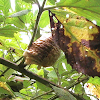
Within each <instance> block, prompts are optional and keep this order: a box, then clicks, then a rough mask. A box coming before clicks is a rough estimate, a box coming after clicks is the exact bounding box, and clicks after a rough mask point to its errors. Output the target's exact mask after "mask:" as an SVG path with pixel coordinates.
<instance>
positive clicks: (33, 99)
mask: <svg viewBox="0 0 100 100" xmlns="http://www.w3.org/2000/svg"><path fill="white" fill-rule="evenodd" d="M51 92H53V90H50V91H48V92H45V93H43V94H41V95H39V96H37V97H34V98H32V99H31V100H35V99H37V98H40V97H41V96H44V95H47V94H49V93H51Z"/></svg>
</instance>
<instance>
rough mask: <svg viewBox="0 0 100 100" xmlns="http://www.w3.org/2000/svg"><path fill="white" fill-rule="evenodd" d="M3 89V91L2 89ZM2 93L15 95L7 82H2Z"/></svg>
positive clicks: (0, 84) (0, 85)
mask: <svg viewBox="0 0 100 100" xmlns="http://www.w3.org/2000/svg"><path fill="white" fill-rule="evenodd" d="M1 90H2V91H1ZM0 91H1V92H0V94H2V93H5V94H6V93H7V94H11V95H13V93H12V91H11V90H10V89H9V87H8V85H7V84H6V82H0Z"/></svg>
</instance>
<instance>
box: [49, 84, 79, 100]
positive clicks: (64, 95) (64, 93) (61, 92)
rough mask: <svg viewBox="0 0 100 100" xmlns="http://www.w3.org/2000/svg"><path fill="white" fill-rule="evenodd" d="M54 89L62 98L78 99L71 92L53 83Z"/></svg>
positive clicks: (64, 99)
mask: <svg viewBox="0 0 100 100" xmlns="http://www.w3.org/2000/svg"><path fill="white" fill-rule="evenodd" d="M51 86H52V88H53V89H54V91H55V93H56V95H58V96H59V98H60V99H61V100H77V99H76V98H75V97H74V96H73V95H72V94H70V93H69V92H68V91H65V90H64V89H61V88H58V87H56V86H53V85H51Z"/></svg>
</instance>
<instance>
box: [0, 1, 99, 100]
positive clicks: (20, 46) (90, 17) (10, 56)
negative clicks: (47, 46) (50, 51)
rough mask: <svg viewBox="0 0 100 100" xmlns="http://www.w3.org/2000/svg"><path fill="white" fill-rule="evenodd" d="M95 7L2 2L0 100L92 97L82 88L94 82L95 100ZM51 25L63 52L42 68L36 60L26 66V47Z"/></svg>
mask: <svg viewBox="0 0 100 100" xmlns="http://www.w3.org/2000/svg"><path fill="white" fill-rule="evenodd" d="M41 2H42V3H43V4H42V5H40V4H41ZM36 4H37V6H38V9H35V7H36ZM90 4H91V5H90ZM48 6H50V7H48ZM55 8H57V9H55ZM99 8H100V1H99V0H60V2H56V0H47V1H46V0H39V1H38V0H15V10H14V9H12V6H11V1H10V0H0V99H4V98H6V99H8V100H9V99H12V100H30V99H31V100H54V99H55V100H62V99H63V100H67V99H68V98H69V99H70V98H73V100H90V98H89V97H88V95H87V94H86V92H85V89H84V85H85V84H86V83H90V84H92V85H90V87H93V86H95V89H94V91H95V92H93V93H92V94H93V95H97V98H99V97H100V96H99V88H100V86H99V85H100V78H99V77H97V76H100V74H99V73H100V68H99V62H100V58H99V57H100V56H99V55H100V48H99V47H100V46H99V45H100V43H99V42H100V40H99V29H100V28H99V26H100V21H99V18H100V13H99V12H100V11H99V10H100V9H99ZM48 10H50V11H49V12H50V18H49V12H48ZM79 15H80V16H79ZM81 16H83V17H81ZM92 21H95V22H96V24H97V25H98V26H97V25H95V24H93V23H92ZM57 22H58V23H57ZM49 24H50V25H51V30H52V33H55V36H56V37H55V36H54V40H55V42H57V41H56V40H59V41H58V42H57V43H58V45H59V43H60V45H59V46H60V48H61V49H62V50H63V51H61V55H60V57H59V59H58V60H57V61H56V63H55V64H54V65H53V66H50V67H45V68H43V67H42V68H41V69H40V70H38V67H39V66H38V65H35V64H32V65H27V66H25V65H24V64H23V62H24V60H23V59H22V58H23V53H24V51H25V50H26V49H27V47H29V46H30V45H31V44H32V42H33V41H34V40H36V39H38V38H39V37H40V36H41V35H42V34H48V32H50V31H48V30H45V27H46V28H47V27H49V28H50V25H49ZM55 24H56V26H55ZM57 24H58V26H57ZM60 29H64V31H62V30H60ZM58 33H59V34H58ZM53 35H54V34H53ZM57 36H60V38H58V37H57ZM25 37H27V40H26V39H24V38H25ZM69 40H70V41H69ZM81 40H84V41H85V42H84V41H83V42H84V43H83V42H82V41H81ZM29 41H30V43H29V44H28V42H29ZM75 43H76V45H75ZM64 53H65V55H64ZM79 53H80V54H79ZM84 53H85V54H84ZM73 55H74V56H73ZM65 57H66V58H65ZM74 58H75V59H74ZM86 58H87V59H86ZM90 58H91V59H90ZM66 59H67V60H66ZM80 59H81V61H80ZM93 59H94V60H93ZM89 61H90V62H89ZM76 62H77V63H76ZM88 62H89V63H88ZM84 63H85V64H84ZM75 64H76V66H74V65H75ZM24 66H25V68H23V67H24ZM73 66H74V67H73ZM87 67H88V68H87ZM73 68H75V69H77V70H78V72H82V73H83V74H82V73H78V72H77V71H76V70H74V69H73ZM84 74H88V75H91V76H95V77H94V78H93V77H91V76H88V75H84ZM96 75H97V76H96ZM87 87H88V86H87ZM69 90H70V92H69ZM90 91H91V89H90ZM1 92H2V93H1ZM90 95H91V94H90Z"/></svg>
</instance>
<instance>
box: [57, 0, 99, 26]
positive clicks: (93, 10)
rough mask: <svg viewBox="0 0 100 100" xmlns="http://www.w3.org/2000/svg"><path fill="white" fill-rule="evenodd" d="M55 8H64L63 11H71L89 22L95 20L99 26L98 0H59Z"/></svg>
mask: <svg viewBox="0 0 100 100" xmlns="http://www.w3.org/2000/svg"><path fill="white" fill-rule="evenodd" d="M57 6H61V7H66V8H64V9H66V10H70V11H73V12H74V13H77V14H78V15H80V16H83V17H85V18H87V19H89V20H90V21H93V20H95V21H96V22H97V25H99V26H100V20H99V18H100V0H60V2H58V3H57Z"/></svg>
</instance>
